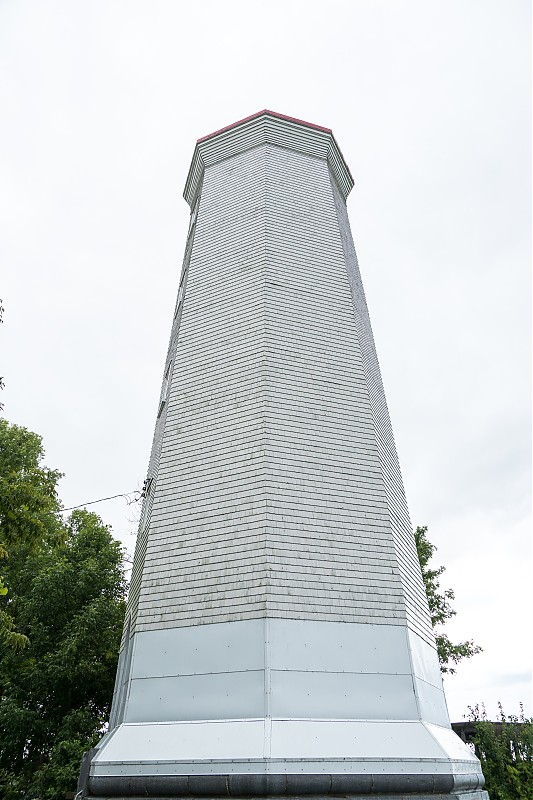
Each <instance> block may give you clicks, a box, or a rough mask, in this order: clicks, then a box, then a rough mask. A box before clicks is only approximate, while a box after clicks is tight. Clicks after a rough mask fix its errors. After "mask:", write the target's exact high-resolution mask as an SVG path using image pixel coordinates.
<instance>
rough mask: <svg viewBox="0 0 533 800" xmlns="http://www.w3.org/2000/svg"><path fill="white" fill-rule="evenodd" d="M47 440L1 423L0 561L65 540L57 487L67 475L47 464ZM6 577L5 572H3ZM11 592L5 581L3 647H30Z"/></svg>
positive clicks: (0, 590)
mask: <svg viewBox="0 0 533 800" xmlns="http://www.w3.org/2000/svg"><path fill="white" fill-rule="evenodd" d="M43 458H44V450H43V445H42V439H41V437H40V436H38V435H37V434H35V433H32V432H31V431H28V430H26V428H21V427H19V426H18V425H10V424H9V423H8V422H7V421H6V420H5V419H0V559H2V560H3V561H6V559H7V558H8V557H9V555H10V553H11V551H12V550H13V548H19V547H21V546H26V547H28V548H33V547H37V546H39V545H40V544H42V543H44V542H53V541H59V540H60V539H61V536H62V534H63V522H62V519H61V515H60V503H59V499H58V496H57V482H58V481H59V479H60V478H61V473H60V472H58V471H57V470H52V469H49V468H48V467H46V466H44V465H43V464H42V460H43ZM3 572H4V573H5V569H4V570H3ZM8 590H9V586H8V584H6V582H5V580H4V576H0V597H1V598H2V599H1V600H0V603H1V605H0V641H1V642H3V643H4V644H8V645H9V646H12V647H21V646H24V645H25V644H27V639H26V637H25V636H24V635H23V634H21V633H20V632H17V631H16V630H15V627H14V622H13V617H12V614H11V598H10V596H9V594H8Z"/></svg>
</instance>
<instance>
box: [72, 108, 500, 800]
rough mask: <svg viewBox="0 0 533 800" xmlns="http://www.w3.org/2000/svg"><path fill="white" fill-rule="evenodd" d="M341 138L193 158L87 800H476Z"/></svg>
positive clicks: (228, 140)
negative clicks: (417, 533) (440, 649)
mask: <svg viewBox="0 0 533 800" xmlns="http://www.w3.org/2000/svg"><path fill="white" fill-rule="evenodd" d="M352 186H353V180H352V176H351V175H350V171H349V169H348V167H347V165H346V163H345V161H344V159H343V156H342V153H341V152H340V150H339V147H338V145H337V143H336V141H335V139H334V137H333V135H332V132H331V131H330V130H328V129H326V128H322V127H319V126H317V125H312V124H309V123H306V122H302V121H300V120H296V119H292V118H289V117H285V116H283V115H281V114H276V113H273V112H271V111H261V112H259V113H258V114H254V115H253V116H251V117H249V118H247V119H244V120H242V121H240V122H237V123H235V124H234V125H230V126H229V127H227V128H224V129H222V130H221V131H217V132H216V133H214V134H212V135H210V136H207V137H204V138H203V139H200V140H199V141H198V143H197V145H196V148H195V151H194V156H193V160H192V164H191V168H190V171H189V175H188V178H187V183H186V187H185V199H186V200H187V202H188V203H189V205H190V207H191V223H190V229H189V234H188V239H187V244H186V248H185V258H184V262H183V269H182V274H181V282H180V286H179V291H178V299H177V303H176V309H175V314H174V320H173V323H172V333H171V338H170V345H169V349H168V355H167V358H166V362H165V365H164V372H163V387H162V390H161V397H160V404H159V410H158V417H157V422H156V430H155V435H154V443H153V449H152V455H151V459H150V466H149V472H148V479H147V483H146V488H145V500H144V507H143V512H142V519H141V523H140V528H139V534H138V540H137V547H136V551H135V561H134V567H133V575H132V582H131V589H130V596H129V602H128V609H127V615H126V621H125V627H124V637H123V642H122V649H121V655H120V662H119V669H118V675H117V683H116V691H115V697H114V703H113V711H112V717H111V721H110V729H109V733H108V734H107V735H106V736H105V737H104V739H103V740H102V742H101V743H100V745H99V746H98V748H97V749H96V750H94V751H92V752H91V754H90V756H89V757H88V759H87V761H86V764H85V767H84V778H83V780H82V782H81V784H80V786H81V787H82V789H81V793H82V794H83V796H89V797H90V796H95V797H101V798H103V797H105V798H111V797H123V798H125V797H159V798H161V797H176V798H177V797H189V798H192V797H199V796H202V797H210V798H221V797H227V796H235V797H248V798H252V797H264V796H270V795H273V796H285V797H290V796H293V797H301V796H302V795H311V796H315V797H320V798H324V797H326V796H328V797H330V796H331V797H334V796H339V797H340V796H342V797H346V796H352V797H354V798H359V799H360V800H364V798H367V797H373V798H375V797H379V796H380V795H383V796H386V797H389V798H391V797H398V798H403V797H404V796H405V795H409V797H419V798H429V797H432V798H433V799H434V800H436V798H445V797H446V798H459V797H460V798H465V800H482V798H487V794H486V793H485V792H484V791H483V790H482V786H483V776H482V774H481V770H480V765H479V762H478V760H477V759H476V758H475V756H474V755H473V753H472V752H471V751H470V749H469V748H468V747H467V746H466V745H464V744H463V743H462V741H461V740H460V739H459V738H458V737H457V736H456V735H455V734H454V733H453V732H452V731H451V729H450V724H449V719H448V712H447V708H446V702H445V698H444V693H443V688H442V680H441V675H440V670H439V664H438V659H437V653H436V649H435V641H434V637H433V632H432V628H431V622H430V617H429V612H428V606H427V601H426V596H425V592H424V586H423V583H422V578H421V573H420V566H419V563H418V559H417V554H416V549H415V544H414V539H413V534H412V527H411V523H410V520H409V513H408V509H407V504H406V500H405V493H404V489H403V484H402V478H401V474H400V468H399V464H398V457H397V454H396V449H395V445H394V439H393V435H392V429H391V424H390V419H389V414H388V410H387V405H386V401H385V395H384V392H383V385H382V381H381V375H380V370H379V365H378V361H377V357H376V351H375V347H374V341H373V336H372V330H371V326H370V321H369V317H368V310H367V306H366V302H365V296H364V291H363V287H362V284H361V277H360V274H359V268H358V265H357V258H356V255H355V250H354V245H353V241H352V236H351V232H350V225H349V222H348V215H347V210H346V197H347V195H348V193H349V192H350V190H351V188H352Z"/></svg>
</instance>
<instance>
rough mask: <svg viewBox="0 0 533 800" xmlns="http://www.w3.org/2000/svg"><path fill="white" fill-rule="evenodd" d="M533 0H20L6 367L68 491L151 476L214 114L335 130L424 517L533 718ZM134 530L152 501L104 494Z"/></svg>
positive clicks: (454, 691)
mask: <svg viewBox="0 0 533 800" xmlns="http://www.w3.org/2000/svg"><path fill="white" fill-rule="evenodd" d="M530 50H531V3H530V2H529V0H499V1H498V2H496V1H495V0H445V1H444V0H442V2H437V1H436V0H387V1H384V0H352V1H351V2H340V0H329V2H328V3H318V2H314V0H313V1H311V0H307V1H304V0H297V1H295V0H283V2H278V1H277V0H269V2H262V1H259V0H256V1H255V2H254V0H248V2H233V1H229V0H225V1H222V0H218V2H207V1H206V0H203V2H202V1H197V2H194V3H188V2H187V3H186V2H177V1H176V2H168V1H166V0H161V1H158V0H146V2H135V1H134V0H91V1H90V2H81V1H80V2H75V1H74V2H73V0H65V1H64V2H60V1H59V0H47V2H46V3H43V2H39V0H34V2H25V1H24V0H18V2H17V1H15V0H1V2H0V116H1V120H2V121H1V124H0V174H1V176H2V177H1V183H0V219H1V221H2V222H1V227H2V232H1V233H0V269H1V283H0V296H1V297H2V298H3V300H4V305H5V307H6V312H5V324H4V325H3V329H2V331H1V332H0V333H1V341H2V344H1V363H0V374H3V375H5V380H6V389H5V391H4V392H3V397H2V400H3V402H4V403H5V412H4V413H5V415H6V417H7V418H8V419H9V420H10V421H12V422H16V423H17V424H20V425H24V426H26V427H28V428H30V429H31V430H34V431H37V432H38V433H40V434H41V435H42V436H43V437H44V442H45V447H46V461H47V464H48V465H49V466H52V467H57V468H60V469H61V470H62V471H64V472H65V473H66V476H65V478H64V479H63V481H62V483H61V493H62V497H63V500H64V504H65V506H71V505H75V504H78V503H83V502H86V501H89V500H93V499H96V498H100V497H104V496H107V495H112V494H116V493H118V492H128V491H131V490H134V489H136V488H138V487H140V485H141V484H142V481H143V479H144V477H145V474H146V469H147V464H148V456H149V449H150V444H151V437H152V431H153V425H154V421H155V415H156V410H157V402H158V396H159V388H160V382H161V378H162V370H163V361H164V357H165V351H166V347H167V343H168V336H169V333H170V325H171V321H172V312H173V306H174V302H175V296H176V290H177V283H178V274H179V268H180V264H181V259H182V254H183V249H184V245H185V236H186V231H187V225H188V208H187V205H186V203H185V201H184V200H183V199H182V196H181V194H182V190H183V186H184V182H185V177H186V174H187V170H188V167H189V163H190V159H191V156H192V152H193V147H194V143H195V141H196V139H197V138H198V137H199V136H202V135H204V134H207V133H209V132H211V131H213V130H216V129H218V128H220V127H222V126H223V125H226V124H229V123H231V122H233V121H235V120H237V119H240V118H242V117H244V116H247V115H248V114H251V113H253V112H255V111H258V110H260V109H262V108H265V107H266V108H271V109H273V110H276V111H280V112H282V113H285V114H289V115H292V116H296V117H300V118H302V119H306V120H309V121H311V122H315V123H318V124H321V125H325V126H327V127H331V128H333V131H334V134H335V136H336V138H337V140H338V142H339V145H340V147H341V149H342V151H343V153H344V156H345V158H346V160H347V162H348V164H349V166H350V168H351V170H352V173H353V175H354V177H355V180H356V187H355V189H354V190H353V192H352V195H351V196H350V198H349V200H348V209H349V213H350V219H351V224H352V231H353V234H354V239H355V244H356V248H357V251H358V255H359V260H360V266H361V270H362V274H363V280H364V282H365V287H366V292H367V299H368V302H369V307H370V314H371V318H372V322H373V327H374V333H375V337H376V343H377V348H378V355H379V358H380V362H381V367H382V372H383V378H384V382H385V389H386V392H387V397H388V402H389V408H390V412H391V416H392V423H393V427H394V431H395V435H396V441H397V445H398V450H399V454H400V463H401V465H402V470H403V475H404V481H405V484H406V490H407V496H408V500H409V505H410V508H411V516H412V519H413V523H414V524H415V525H416V524H428V525H429V526H430V539H431V540H432V541H433V542H434V543H435V544H436V545H437V546H438V553H437V563H442V564H445V565H446V567H447V572H446V574H445V576H444V585H446V586H451V587H453V588H454V589H455V592H456V604H455V605H456V608H457V611H458V616H457V618H456V619H455V620H454V622H453V624H450V625H449V633H450V635H451V636H452V637H456V638H457V637H467V638H470V637H472V638H474V639H475V640H476V642H478V643H479V644H481V645H482V646H483V647H484V653H483V654H482V655H479V656H477V657H476V658H474V659H473V660H472V661H471V662H469V663H468V664H465V665H464V666H461V667H460V668H459V674H458V675H457V676H455V677H452V678H449V679H447V680H446V682H445V687H446V691H447V698H448V704H449V708H450V714H451V717H452V719H456V720H460V719H461V718H462V716H463V715H464V714H466V713H467V706H468V705H472V704H475V703H476V702H480V703H481V702H485V703H486V705H487V709H488V711H489V713H490V715H491V716H494V715H495V714H496V712H497V706H496V703H497V701H498V700H502V702H503V704H504V707H505V709H506V711H507V713H515V712H517V711H518V703H519V701H520V700H522V701H523V702H524V703H525V704H526V708H527V710H528V711H529V713H531V694H530V664H531V659H530V650H529V645H528V640H529V638H530V630H531V606H530V597H531V562H530V533H529V526H530V486H531V477H530V441H531V439H530V297H531V288H530V261H531V231H530V228H531V122H530V118H531V68H530ZM92 508H93V510H96V511H98V512H99V513H100V514H101V515H102V517H103V518H104V520H105V521H107V522H110V523H111V524H112V525H113V529H114V533H115V535H116V536H117V537H119V538H120V539H122V540H123V541H124V542H125V543H126V545H127V547H128V548H129V550H130V551H131V552H132V551H133V547H134V535H133V534H134V524H133V523H132V522H131V520H132V518H133V516H134V514H135V511H134V510H132V508H128V506H127V505H126V503H125V501H124V500H115V501H109V502H107V503H102V504H100V505H97V506H93V507H92Z"/></svg>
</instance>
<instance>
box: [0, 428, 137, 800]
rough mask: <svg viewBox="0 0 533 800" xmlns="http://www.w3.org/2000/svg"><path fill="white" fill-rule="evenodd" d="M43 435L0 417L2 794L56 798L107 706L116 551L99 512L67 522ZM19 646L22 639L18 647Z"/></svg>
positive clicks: (115, 631)
mask: <svg viewBox="0 0 533 800" xmlns="http://www.w3.org/2000/svg"><path fill="white" fill-rule="evenodd" d="M42 459H43V448H42V441H41V438H40V437H39V436H37V435H36V434H34V433H31V432H30V431H27V430H26V429H24V428H20V427H18V426H16V425H9V424H8V423H7V422H6V421H5V420H0V542H1V543H2V551H3V555H4V559H3V563H2V573H3V579H2V595H1V596H0V797H2V798H5V800H15V799H16V800H35V798H39V800H45V799H46V800H64V797H65V792H69V791H73V790H74V789H75V786H76V780H77V775H78V772H79V765H80V761H81V757H82V754H83V752H84V751H85V750H87V749H88V748H90V747H91V746H92V745H93V744H94V743H95V742H96V741H97V740H98V738H99V737H100V736H101V734H102V731H103V730H104V727H105V723H106V720H107V718H108V716H109V711H110V703H111V698H112V695H113V684H114V678H115V672H116V665H117V657H118V648H119V644H120V636H121V631H122V621H123V617H124V612H125V593H126V584H125V578H124V572H123V567H122V561H123V552H122V548H121V546H120V544H119V543H118V542H116V541H115V540H114V539H113V538H112V536H111V533H110V530H109V528H108V527H107V526H106V525H104V524H103V522H102V520H101V519H100V518H99V517H98V516H97V515H96V514H92V513H89V512H87V511H85V510H83V511H81V510H78V511H74V512H73V513H72V515H71V516H70V518H69V520H68V521H67V522H66V523H65V522H64V521H63V519H62V517H61V514H60V503H59V499H58V496H57V482H58V480H59V478H60V477H61V474H60V473H59V472H58V471H57V470H51V469H48V468H47V467H45V466H43V464H42ZM17 645H18V646H17Z"/></svg>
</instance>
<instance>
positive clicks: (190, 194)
mask: <svg viewBox="0 0 533 800" xmlns="http://www.w3.org/2000/svg"><path fill="white" fill-rule="evenodd" d="M261 144H273V145H277V146H278V147H286V148H288V149H289V150H296V151H297V152H299V153H304V154H305V155H310V156H315V157H316V158H322V159H324V160H325V161H327V162H328V164H329V167H330V169H331V172H332V174H333V176H334V178H335V180H336V182H337V184H338V186H339V189H340V191H341V193H342V195H343V197H344V199H345V200H346V198H347V196H348V194H349V193H350V191H351V189H352V188H353V185H354V180H353V178H352V175H351V173H350V170H349V168H348V165H347V164H346V161H345V160H344V157H343V155H342V153H341V150H340V148H339V146H338V144H337V142H336V141H335V137H334V136H333V133H332V132H331V130H330V129H329V128H323V127H321V126H320V125H314V124H313V123H311V122H304V121H303V120H299V119H295V118H294V117H287V116H285V115H283V114H278V113H276V112H275V111H268V110H266V109H265V110H263V111H258V112H257V113H256V114H252V115H251V116H250V117H246V118H245V119H242V120H239V121H238V122H234V123H232V124H231V125H228V126H227V127H225V128H221V129H220V130H218V131H215V132H214V133H210V134H208V135H207V136H203V137H202V138H201V139H198V141H197V143H196V147H195V148H194V153H193V157H192V162H191V166H190V168H189V173H188V175H187V181H186V183H185V189H184V192H183V196H184V198H185V200H186V201H187V202H188V203H189V205H190V206H191V207H192V205H193V204H194V201H195V199H196V195H197V193H198V189H199V187H200V185H201V182H202V178H203V174H204V170H205V168H206V167H209V166H211V165H212V164H217V163H219V162H220V161H225V160H226V159H227V158H231V157H232V156H235V155H237V154H238V153H243V152H245V151H246V150H250V149H251V148H253V147H258V146H259V145H261Z"/></svg>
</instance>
